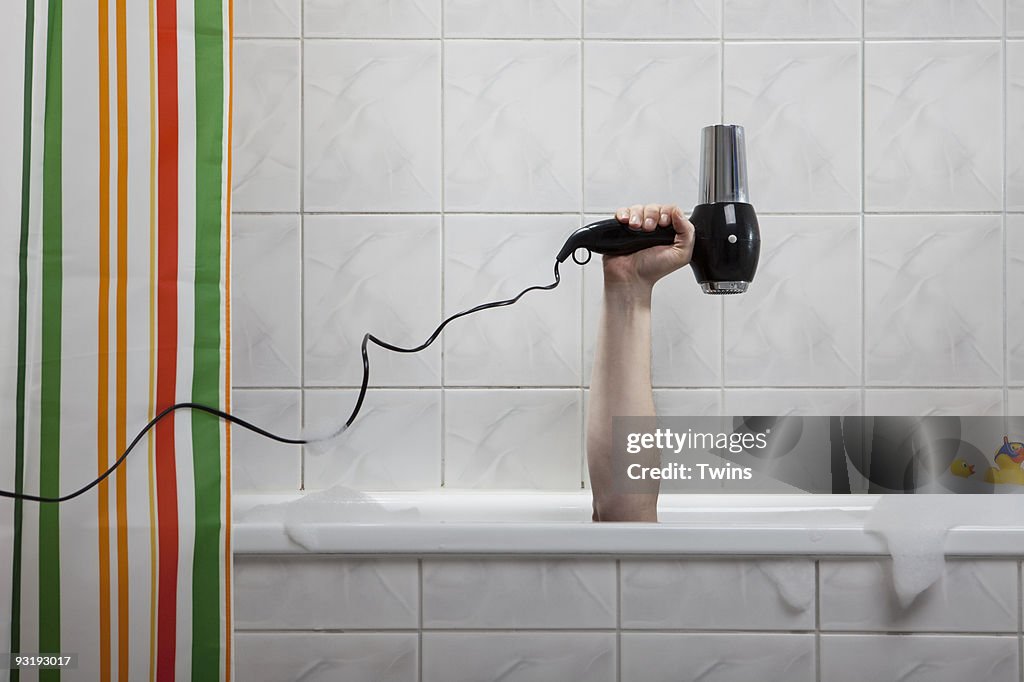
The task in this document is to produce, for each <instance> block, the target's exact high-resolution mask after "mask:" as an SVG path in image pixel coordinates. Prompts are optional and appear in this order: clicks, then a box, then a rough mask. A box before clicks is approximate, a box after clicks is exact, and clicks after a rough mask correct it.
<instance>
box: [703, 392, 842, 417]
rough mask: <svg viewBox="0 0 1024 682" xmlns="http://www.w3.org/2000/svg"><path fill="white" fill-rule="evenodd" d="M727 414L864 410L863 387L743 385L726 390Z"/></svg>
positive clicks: (780, 414) (785, 414)
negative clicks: (861, 398)
mask: <svg viewBox="0 0 1024 682" xmlns="http://www.w3.org/2000/svg"><path fill="white" fill-rule="evenodd" d="M723 413H724V414H732V415H776V416H805V415H807V416H813V415H819V416H834V415H835V416H838V415H859V414H860V413H861V402H860V390H859V389H830V388H823V389H814V390H807V389H805V390H799V389H785V388H783V389H774V390H773V389H739V388H733V389H728V390H726V391H725V404H724V409H723Z"/></svg>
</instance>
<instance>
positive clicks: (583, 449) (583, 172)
mask: <svg viewBox="0 0 1024 682" xmlns="http://www.w3.org/2000/svg"><path fill="white" fill-rule="evenodd" d="M583 3H584V0H580V225H583V224H584V223H586V220H587V218H586V215H585V214H586V210H585V209H586V206H587V138H586V127H585V126H584V122H583V117H584V111H585V110H586V104H585V102H586V96H587V94H586V92H587V88H586V61H585V60H586V57H585V56H584V55H585V49H584V48H585V45H584V42H583V36H584V35H585V34H586V31H585V27H584V22H585V21H586V8H585V7H584V5H583ZM579 272H580V295H579V301H578V308H577V309H578V310H579V316H580V345H579V351H580V353H579V359H580V363H579V366H580V374H579V379H580V392H579V401H580V458H579V459H580V490H585V489H586V487H587V486H586V475H585V473H584V470H585V469H586V466H587V417H586V408H585V404H584V401H583V381H584V379H585V377H584V372H583V368H584V364H585V359H584V357H583V356H584V347H585V345H586V344H584V342H583V338H584V334H586V329H585V328H584V325H583V306H584V305H585V304H586V300H587V297H586V289H585V287H586V281H587V277H586V273H585V272H584V271H583V270H582V269H581V270H580V271H579Z"/></svg>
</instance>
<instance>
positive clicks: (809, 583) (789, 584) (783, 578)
mask: <svg viewBox="0 0 1024 682" xmlns="http://www.w3.org/2000/svg"><path fill="white" fill-rule="evenodd" d="M757 567H758V568H759V569H761V572H762V573H764V574H765V575H766V576H767V577H768V580H770V581H771V582H772V584H773V585H774V586H775V589H776V590H778V592H779V597H781V598H782V601H783V602H784V603H785V604H786V606H788V607H789V608H791V609H793V610H794V611H799V612H803V611H807V610H808V609H810V608H811V607H812V606H814V593H815V584H814V562H813V561H808V560H806V559H784V560H772V559H769V560H765V561H758V562H757Z"/></svg>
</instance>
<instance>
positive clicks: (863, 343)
mask: <svg viewBox="0 0 1024 682" xmlns="http://www.w3.org/2000/svg"><path fill="white" fill-rule="evenodd" d="M865 6H866V0H861V1H860V235H859V236H860V413H861V414H867V401H868V394H867V383H868V369H867V368H868V364H867V363H868V345H867V338H868V324H867V313H868V303H867V288H868V278H867V257H868V256H867V221H866V220H865V218H864V215H865V209H866V208H867V184H868V183H867V163H866V159H867V87H866V86H865V80H866V79H865V76H866V73H865V65H866V63H867V47H866V44H865V42H864V30H865V29H864V24H865V22H866V19H865V17H866V11H865ZM818 674H819V676H820V675H821V671H820V669H819V672H818Z"/></svg>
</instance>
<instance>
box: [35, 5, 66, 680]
mask: <svg viewBox="0 0 1024 682" xmlns="http://www.w3.org/2000/svg"><path fill="white" fill-rule="evenodd" d="M61 11H62V7H61V0H50V4H49V11H48V20H47V38H46V100H45V101H46V104H45V112H44V117H43V121H44V123H43V131H44V132H43V308H42V318H43V319H42V353H43V356H42V366H41V368H40V372H41V380H40V398H39V402H40V428H39V450H40V452H39V490H40V492H41V493H42V494H43V495H47V496H55V495H60V494H61V490H60V445H61V444H60V407H61V406H60V377H61V357H60V346H61V304H62V303H61V302H62V299H63V289H62V287H63V283H62V276H63V263H62V260H63V247H62V229H63V225H62V213H63V212H62V201H61V194H62V177H61V167H62V158H61V152H62V137H63V136H62V134H61V132H62V123H63V122H62V88H63V83H62V81H63V78H62V73H63V64H62V59H63V54H62V50H61V47H62V45H61V41H62V39H63V36H62V33H61V23H62V22H61ZM60 620H61V613H60V507H59V506H58V505H55V504H44V505H42V506H41V507H40V509H39V653H44V654H56V653H60V652H61V646H60ZM39 679H40V680H59V679H60V670H56V669H48V670H41V671H40V673H39Z"/></svg>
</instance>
